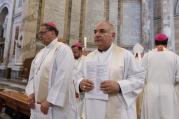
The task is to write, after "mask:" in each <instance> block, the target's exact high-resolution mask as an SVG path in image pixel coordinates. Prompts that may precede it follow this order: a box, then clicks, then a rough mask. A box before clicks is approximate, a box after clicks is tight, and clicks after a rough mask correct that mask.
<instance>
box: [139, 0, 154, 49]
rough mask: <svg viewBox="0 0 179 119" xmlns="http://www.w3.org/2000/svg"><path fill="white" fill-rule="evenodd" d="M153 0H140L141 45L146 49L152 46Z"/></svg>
mask: <svg viewBox="0 0 179 119" xmlns="http://www.w3.org/2000/svg"><path fill="white" fill-rule="evenodd" d="M153 16H154V14H153V0H142V41H141V43H142V45H143V46H144V50H145V51H148V50H149V49H152V48H153V46H154V20H153V19H154V17H153Z"/></svg>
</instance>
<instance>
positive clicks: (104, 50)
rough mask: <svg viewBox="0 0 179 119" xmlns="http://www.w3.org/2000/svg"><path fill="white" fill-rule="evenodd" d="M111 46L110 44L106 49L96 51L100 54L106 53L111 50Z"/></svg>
mask: <svg viewBox="0 0 179 119" xmlns="http://www.w3.org/2000/svg"><path fill="white" fill-rule="evenodd" d="M111 46H112V44H111V45H110V46H109V47H108V48H106V49H103V50H100V49H98V51H99V52H101V53H102V52H106V51H107V50H108V49H110V48H111Z"/></svg>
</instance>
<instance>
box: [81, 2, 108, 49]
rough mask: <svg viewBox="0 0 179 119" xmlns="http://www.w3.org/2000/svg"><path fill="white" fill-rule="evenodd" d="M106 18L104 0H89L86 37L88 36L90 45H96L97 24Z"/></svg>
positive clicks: (87, 3)
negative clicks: (95, 31) (95, 29)
mask: <svg viewBox="0 0 179 119" xmlns="http://www.w3.org/2000/svg"><path fill="white" fill-rule="evenodd" d="M102 19H105V18H104V0H87V2H86V16H85V30H84V37H87V44H88V47H94V31H93V30H94V27H95V24H96V23H97V22H98V21H99V20H102Z"/></svg>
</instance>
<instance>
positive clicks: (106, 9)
mask: <svg viewBox="0 0 179 119" xmlns="http://www.w3.org/2000/svg"><path fill="white" fill-rule="evenodd" d="M110 2H111V0H110V1H109V0H104V17H105V19H106V20H107V21H108V20H109V11H110V10H109V7H110Z"/></svg>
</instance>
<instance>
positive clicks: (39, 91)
mask: <svg viewBox="0 0 179 119" xmlns="http://www.w3.org/2000/svg"><path fill="white" fill-rule="evenodd" d="M57 36H58V30H57V28H56V25H55V23H53V22H48V23H44V24H42V25H41V27H40V32H39V34H38V37H39V39H40V40H41V42H42V43H43V44H44V45H45V47H44V48H43V49H42V50H41V51H40V52H39V53H38V54H37V55H36V57H35V59H34V60H33V62H32V66H31V71H30V76H29V82H28V85H27V87H26V94H27V95H28V103H29V106H30V107H31V119H76V116H77V112H76V109H77V107H76V102H75V92H74V91H75V90H74V89H73V87H74V86H73V80H72V79H71V77H72V76H71V75H69V74H73V65H74V58H73V53H72V51H71V48H70V47H68V46H67V45H65V44H64V43H61V42H58V38H57Z"/></svg>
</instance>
